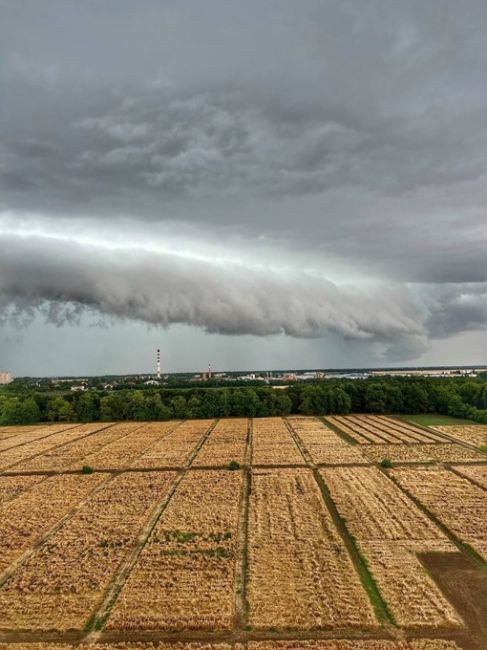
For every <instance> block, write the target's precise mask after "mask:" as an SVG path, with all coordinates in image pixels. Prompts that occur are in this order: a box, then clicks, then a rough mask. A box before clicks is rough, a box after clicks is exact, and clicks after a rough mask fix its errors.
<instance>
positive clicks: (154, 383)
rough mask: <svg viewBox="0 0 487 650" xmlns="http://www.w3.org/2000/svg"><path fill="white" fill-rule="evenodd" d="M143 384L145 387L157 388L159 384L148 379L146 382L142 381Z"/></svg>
mask: <svg viewBox="0 0 487 650" xmlns="http://www.w3.org/2000/svg"><path fill="white" fill-rule="evenodd" d="M144 384H145V385H146V386H159V382H158V381H156V380H155V379H148V380H147V381H144Z"/></svg>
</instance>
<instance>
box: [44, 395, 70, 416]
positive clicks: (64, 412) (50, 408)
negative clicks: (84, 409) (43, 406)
mask: <svg viewBox="0 0 487 650" xmlns="http://www.w3.org/2000/svg"><path fill="white" fill-rule="evenodd" d="M47 419H48V420H49V422H72V421H74V419H75V413H74V409H73V406H72V404H70V403H69V402H68V401H67V400H65V399H64V397H61V396H56V397H53V398H51V399H50V400H49V402H48V404H47Z"/></svg>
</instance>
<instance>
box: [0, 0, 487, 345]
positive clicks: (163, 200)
mask: <svg viewBox="0 0 487 650" xmlns="http://www.w3.org/2000/svg"><path fill="white" fill-rule="evenodd" d="M486 26H487V4H486V3H485V2H484V1H483V0H472V1H471V2H469V3H468V5H462V4H461V3H458V2H456V1H454V0H442V1H441V2H435V3H433V2H431V3H424V2H420V1H419V0H418V1H416V0H406V1H404V2H401V3H391V2H389V1H387V0H371V1H370V2H367V3H363V2H361V1H359V0H345V1H343V2H338V1H336V0H335V1H332V0H325V1H323V0H304V1H303V2H300V3H296V2H293V1H291V0H270V1H268V2H265V3H263V2H260V1H257V0H255V1H254V0H249V1H248V2H245V3H243V2H236V1H235V2H233V1H228V0H212V1H211V2H205V3H202V2H198V1H196V0H180V1H178V2H160V1H156V0H143V1H141V2H133V1H129V0H107V1H106V2H103V3H91V2H85V3H80V2H75V1H74V0H53V1H52V2H49V3H39V2H36V1H35V0H25V1H24V2H21V3H12V2H8V1H6V0H0V92H1V103H0V232H1V230H2V223H3V224H6V223H7V217H8V223H11V222H12V220H17V221H19V222H23V220H26V219H27V217H26V214H28V215H30V216H29V217H28V219H29V221H28V226H26V229H27V232H28V229H29V228H34V229H35V231H36V232H40V233H41V234H42V233H43V234H50V233H51V230H52V229H54V230H56V231H57V232H59V231H62V230H63V228H64V226H65V225H66V224H67V223H68V222H69V223H70V224H75V226H73V227H75V228H76V229H77V230H78V232H84V231H86V232H88V233H89V234H90V236H91V238H92V239H93V238H95V239H96V236H95V237H93V234H95V235H96V233H97V231H98V230H99V229H101V224H103V228H104V232H106V231H107V230H109V229H110V228H112V230H113V233H116V234H117V237H118V240H120V239H121V238H123V237H124V236H125V238H126V240H127V242H129V241H130V238H131V236H132V235H133V233H135V232H137V231H142V232H152V230H153V232H154V238H155V239H157V237H159V238H160V241H162V240H163V238H164V233H165V231H164V228H165V227H166V226H167V227H168V228H171V232H177V231H178V229H179V232H180V234H181V238H184V237H186V238H187V239H188V242H189V241H190V240H192V243H194V242H198V241H201V242H203V241H211V242H216V244H215V247H216V246H219V247H220V248H221V251H220V252H221V255H220V257H225V256H226V252H227V250H228V249H229V245H230V244H229V243H230V242H231V243H232V246H233V244H234V242H237V244H238V245H240V246H241V251H240V252H241V254H240V255H239V259H241V260H243V261H244V262H245V257H246V255H247V253H248V251H250V250H251V249H252V250H253V260H255V259H257V258H258V257H259V255H261V256H262V259H265V261H266V263H268V264H270V265H273V264H274V265H275V266H283V265H288V266H289V267H290V269H291V271H290V272H291V275H292V276H293V278H294V280H293V282H292V286H291V289H290V301H291V305H289V304H288V305H287V306H286V301H285V295H286V289H285V284H284V282H283V281H282V279H280V278H278V277H275V276H273V275H272V274H270V273H266V274H264V273H257V272H251V271H249V268H247V266H245V265H244V266H242V267H241V268H240V269H239V267H237V266H232V265H227V267H228V273H227V270H226V269H225V271H224V272H221V269H219V271H218V272H217V270H216V267H214V266H212V265H205V264H204V263H200V262H196V261H194V260H193V261H187V260H186V261H184V262H183V261H182V260H181V259H179V258H177V257H172V258H170V257H159V258H157V259H156V258H153V257H151V256H147V255H146V256H145V257H144V256H142V255H141V254H137V253H136V252H133V254H132V256H130V260H132V265H131V264H130V263H129V259H127V260H126V261H125V263H122V262H121V261H120V260H118V259H116V256H114V254H112V253H109V252H107V251H106V250H104V249H102V248H100V249H99V253H98V254H95V252H94V250H95V249H92V248H89V247H88V248H87V249H86V251H85V252H82V251H81V249H79V248H78V247H77V245H76V244H74V243H72V244H71V245H72V246H73V256H74V257H73V259H71V258H67V257H66V256H65V255H64V254H62V250H61V251H57V249H56V251H57V252H59V258H58V260H57V261H56V263H55V262H54V261H53V258H52V256H51V255H50V252H51V251H50V246H51V244H49V242H48V241H47V240H39V241H37V243H36V242H35V241H34V240H27V242H26V243H25V245H26V246H27V244H28V245H29V246H32V251H33V253H32V259H31V260H28V261H25V260H24V261H22V264H18V266H16V262H18V260H16V259H15V258H12V257H11V256H9V255H5V256H3V260H1V261H0V264H3V266H2V269H3V272H2V273H3V277H1V278H0V282H1V283H2V284H1V286H2V290H3V297H4V301H5V303H7V302H8V303H9V308H8V309H9V310H11V309H12V305H15V306H17V308H19V309H20V308H21V309H20V312H19V313H22V314H24V315H25V313H28V312H29V309H33V308H37V307H38V306H39V305H41V304H43V305H44V306H45V305H46V304H49V305H50V307H49V310H50V311H49V314H50V316H51V318H53V319H54V320H61V321H62V319H63V318H71V317H73V318H74V317H75V315H76V310H77V309H84V308H88V309H94V310H98V311H100V312H102V313H104V314H109V315H113V316H121V317H129V318H137V319H141V320H144V321H147V322H153V323H160V324H169V323H172V322H184V323H192V324H195V325H197V326H199V327H202V328H205V329H207V330H209V331H218V332H224V333H248V332H252V333H255V334H262V335H268V334H272V333H275V332H286V333H288V334H290V335H293V336H318V335H319V334H320V332H322V331H324V330H329V329H332V330H334V331H337V332H339V333H340V334H342V335H343V336H356V337H361V336H363V337H364V340H370V341H381V342H382V343H383V344H384V345H386V346H387V345H390V354H391V355H393V354H396V355H397V356H398V358H399V357H400V356H401V355H402V356H403V357H406V356H409V357H411V356H413V355H414V354H417V353H419V351H421V350H422V349H424V347H425V346H426V345H427V340H428V337H429V336H451V334H452V333H455V332H461V331H464V330H466V329H472V328H481V327H483V326H484V325H485V320H486V319H485V316H486V314H485V307H484V305H485V290H484V287H485V282H487V264H486V262H485V250H486V247H487V226H486V223H487V215H486V211H485V205H486V204H487V117H486V116H487V90H486V88H487V87H486V85H485V79H486V76H487V41H486V40H485V27H486ZM5 215H7V217H6V216H5ZM25 223H27V221H26V222H25ZM55 223H58V224H59V225H58V227H57V229H55V228H53V224H55ZM7 231H8V228H7V227H6V226H5V232H7ZM4 241H5V243H6V241H7V240H4ZM29 241H30V243H29ZM9 242H10V245H12V246H13V247H14V249H15V248H17V247H18V246H20V243H19V242H18V241H16V242H14V240H12V241H10V240H9ZM39 242H40V243H39ZM156 244H157V241H156ZM53 245H54V244H53ZM238 245H237V248H238ZM43 246H45V247H46V250H45V254H43ZM232 250H233V249H232ZM84 255H86V260H89V262H90V265H91V267H90V268H88V266H87V264H86V263H82V260H83V256H84ZM29 264H30V266H29ZM144 265H146V267H145V266H144ZM303 267H304V268H308V269H315V270H316V271H317V273H319V274H321V276H323V277H326V276H327V275H328V270H329V268H332V269H339V270H345V271H346V273H347V277H353V276H355V277H356V278H358V280H363V279H365V280H371V281H372V280H373V281H374V282H375V283H376V284H380V285H381V286H383V285H384V284H385V283H387V282H394V285H392V286H393V287H394V289H391V291H389V292H386V293H384V290H383V289H382V290H381V291H380V292H379V291H375V292H372V293H369V292H368V291H365V292H364V293H359V291H361V289H359V288H358V287H357V289H356V290H355V292H354V291H351V290H344V289H342V288H340V286H338V285H333V284H331V283H327V282H325V281H320V282H319V283H318V284H317V283H316V282H315V281H313V280H311V279H310V277H309V276H306V275H305V274H303V273H300V272H299V269H302V268H303ZM144 268H146V274H145V275H146V277H144ZM65 271H66V272H65ZM129 271H130V272H129ZM15 273H18V278H17V279H16V275H15ZM131 274H133V275H131ZM143 277H144V279H145V282H146V291H145V292H144V291H143V290H142V287H144V282H143ZM410 283H420V284H421V287H419V288H414V287H413V288H411V286H409V285H410ZM436 285H439V286H436ZM442 285H444V286H442ZM205 287H207V291H208V297H209V298H211V299H212V302H211V303H210V302H208V303H207V302H205V301H203V300H202V297H203V296H206V295H207V294H206V293H205ZM16 292H17V294H16ZM391 294H392V295H391ZM246 301H247V302H248V305H246V304H245V302H246ZM210 304H211V307H210ZM225 305H226V306H225Z"/></svg>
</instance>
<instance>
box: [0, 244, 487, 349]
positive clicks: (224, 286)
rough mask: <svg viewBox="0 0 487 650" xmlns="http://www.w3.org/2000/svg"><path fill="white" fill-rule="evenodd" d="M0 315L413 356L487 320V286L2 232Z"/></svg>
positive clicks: (59, 323)
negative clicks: (343, 275) (419, 284)
mask: <svg viewBox="0 0 487 650" xmlns="http://www.w3.org/2000/svg"><path fill="white" fill-rule="evenodd" d="M0 244H1V246H2V250H3V251H4V253H3V255H2V257H1V259H0V317H1V318H3V319H4V321H5V322H6V321H11V320H12V319H13V320H16V321H17V322H19V323H20V321H21V319H28V318H29V317H32V316H33V315H34V314H35V313H36V311H41V312H43V313H44V314H45V315H46V317H47V319H48V321H50V322H54V323H56V324H58V325H62V324H64V323H65V322H75V321H76V319H77V318H78V317H79V316H80V315H81V314H82V313H83V312H85V311H91V312H94V313H98V314H101V315H103V316H109V317H115V318H128V319H134V320H139V321H143V322H146V323H149V324H152V325H162V326H168V325H171V324H176V323H178V324H181V323H183V324H187V325H195V326H197V327H199V328H203V329H204V330H206V331H208V332H218V333H221V334H232V335H241V334H253V335H256V336H269V335H273V334H281V333H284V334H287V335H289V336H293V337H319V336H321V335H323V334H325V333H326V332H335V333H338V334H339V335H341V336H342V337H344V338H348V339H358V340H364V341H368V342H370V343H374V342H378V343H381V344H384V345H385V346H386V351H387V354H388V355H389V356H390V357H391V358H403V359H404V358H414V356H417V355H418V354H419V353H420V352H422V351H424V349H425V347H426V343H427V340H428V337H429V336H444V335H446V334H451V333H455V332H460V331H465V330H468V329H475V328H477V329H478V328H483V327H485V326H486V325H487V285H486V284H484V285H466V286H463V285H459V286H451V287H450V286H449V287H448V288H447V289H445V288H443V289H442V290H441V291H437V289H436V288H435V287H425V288H423V289H422V291H421V292H418V291H417V290H406V289H405V288H401V287H396V286H391V287H388V288H386V287H384V286H382V287H373V288H372V287H371V288H369V289H368V290H362V291H357V290H355V289H353V288H350V287H339V286H337V285H335V284H334V283H332V282H329V281H327V280H326V279H324V278H318V277H310V276H309V275H308V276H307V275H306V274H293V275H287V276H283V275H282V274H281V273H276V272H275V271H272V270H270V269H249V268H244V267H241V266H239V265H236V264H228V263H227V264H225V266H222V265H220V264H217V263H210V262H205V261H200V260H194V259H188V258H182V257H179V256H175V255H168V254H164V255H157V254H154V253H148V252H145V251H140V250H106V249H105V250H103V249H100V248H97V247H90V246H86V245H84V246H80V245H79V244H74V243H67V242H66V241H62V240H55V239H47V238H41V239H38V238H37V239H36V238H21V237H12V236H10V237H2V238H1V239H0Z"/></svg>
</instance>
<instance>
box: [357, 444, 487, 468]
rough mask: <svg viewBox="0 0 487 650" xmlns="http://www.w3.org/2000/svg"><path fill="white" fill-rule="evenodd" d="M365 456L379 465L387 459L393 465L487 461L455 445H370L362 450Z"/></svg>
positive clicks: (475, 453) (477, 452) (482, 456)
mask: <svg viewBox="0 0 487 650" xmlns="http://www.w3.org/2000/svg"><path fill="white" fill-rule="evenodd" d="M361 449H362V451H363V453H364V455H365V456H366V457H367V458H368V459H369V460H372V461H374V462H377V463H379V462H380V461H382V460H384V459H385V458H387V459H389V460H391V461H392V462H393V463H418V462H420V463H423V462H440V463H455V462H457V463H458V462H463V461H482V460H487V457H486V456H484V455H483V454H482V453H481V452H480V451H476V450H475V449H468V448H467V447H463V446H462V445H456V444H455V443H445V444H443V443H439V444H437V445H368V446H367V447H363V448H361Z"/></svg>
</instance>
